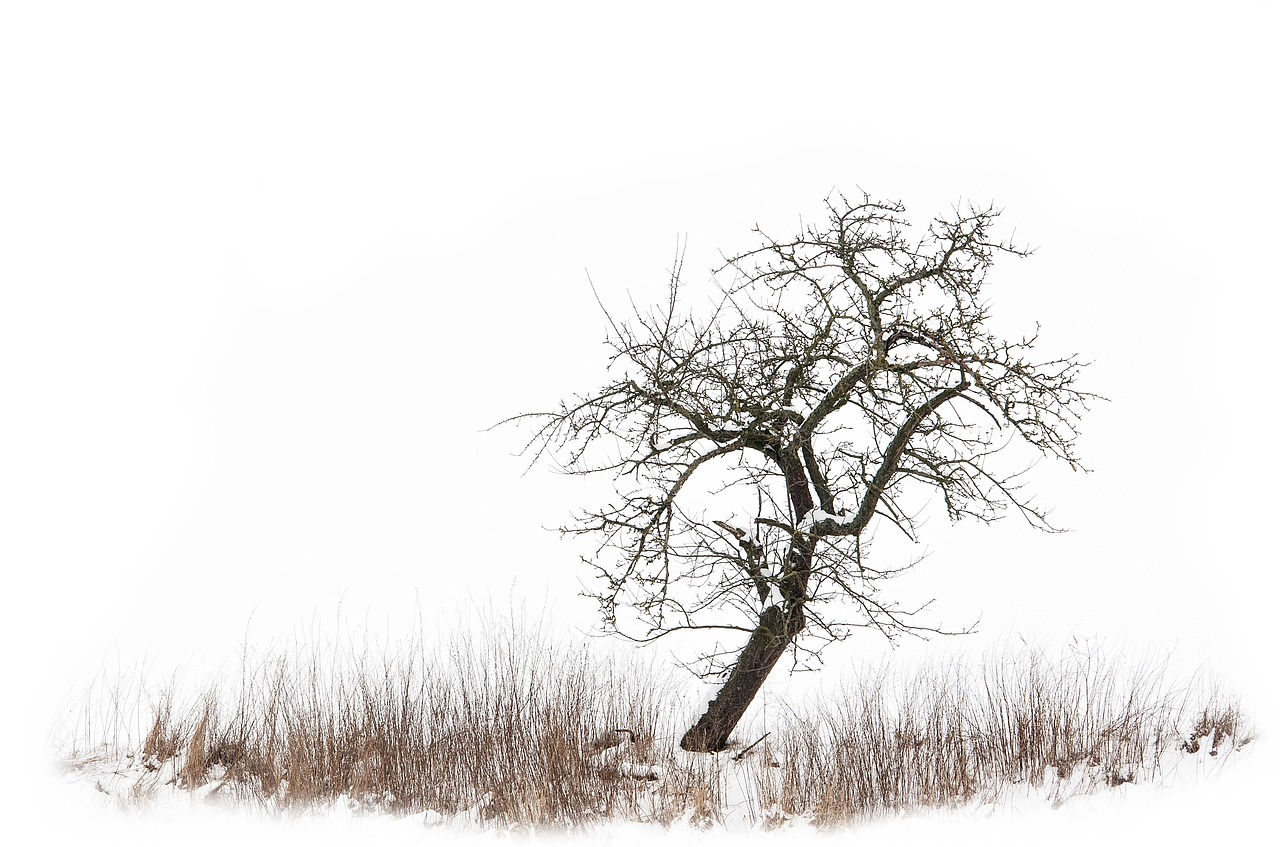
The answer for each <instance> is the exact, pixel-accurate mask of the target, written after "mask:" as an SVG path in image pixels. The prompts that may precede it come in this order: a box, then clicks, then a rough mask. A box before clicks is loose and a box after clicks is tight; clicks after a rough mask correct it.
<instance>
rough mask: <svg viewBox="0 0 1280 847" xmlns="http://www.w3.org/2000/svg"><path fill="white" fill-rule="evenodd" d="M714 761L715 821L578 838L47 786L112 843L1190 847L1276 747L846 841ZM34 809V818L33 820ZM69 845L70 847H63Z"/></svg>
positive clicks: (131, 785) (84, 829) (621, 761)
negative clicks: (1138, 845)
mask: <svg viewBox="0 0 1280 847" xmlns="http://www.w3.org/2000/svg"><path fill="white" fill-rule="evenodd" d="M682 755H685V756H688V758H689V759H690V761H691V762H692V761H693V760H694V759H697V760H700V762H701V763H702V764H704V765H705V763H706V762H707V761H708V760H709V759H710V760H714V762H715V764H714V767H715V768H716V769H717V770H718V771H719V773H720V776H721V779H722V780H723V782H722V784H723V785H724V786H725V787H726V793H725V800H724V803H723V805H722V807H721V808H720V809H719V810H718V811H717V812H716V813H715V814H714V815H713V817H712V818H711V819H707V818H704V817H699V816H698V815H696V814H692V813H690V814H685V815H683V816H681V817H680V818H678V819H677V820H675V821H673V822H671V823H670V824H669V825H661V824H657V823H642V822H635V821H616V822H607V823H602V824H597V825H592V826H590V827H587V828H584V829H583V830H581V831H579V832H577V833H554V832H550V833H549V832H538V831H534V830H529V829H516V828H495V827H492V826H489V825H486V824H485V823H484V822H483V821H482V817H483V816H482V806H483V801H482V803H481V804H480V805H479V806H478V807H476V808H472V809H468V810H464V811H462V812H460V813H457V814H454V815H451V816H444V815H441V814H440V813H438V812H435V811H433V810H421V811H417V812H414V813H412V814H407V815H391V814H387V813H385V812H381V811H377V810H376V809H374V810H372V811H371V810H370V809H369V807H368V806H367V805H366V804H364V803H362V802H361V801H359V800H357V799H356V798H351V797H346V796H343V797H340V798H339V799H338V800H336V801H334V802H332V803H330V804H328V805H327V806H324V807H320V808H315V809H311V810H309V811H306V812H289V813H284V814H280V813H276V812H274V811H272V810H271V809H269V808H267V807H264V806H263V805H262V803H261V802H260V801H259V802H253V801H249V800H246V799H245V798H244V797H243V796H239V797H238V796H237V795H236V793H235V787H234V786H233V785H231V784H229V783H227V782H225V781H223V780H222V779H221V777H222V773H221V772H219V771H218V770H213V771H211V772H210V773H209V775H208V777H209V780H208V782H206V783H205V784H204V785H202V786H200V787H198V788H196V789H193V790H187V789H185V788H181V787H179V785H180V783H181V779H180V777H179V773H180V770H181V761H180V759H171V760H169V761H168V762H166V763H157V762H145V761H142V760H140V758H139V757H135V756H126V757H123V758H119V759H107V758H97V759H90V760H86V761H82V762H80V763H75V764H71V763H68V764H67V765H66V767H65V770H63V771H62V772H61V773H60V774H58V775H57V777H56V778H55V779H51V780H47V781H42V786H41V791H40V794H41V795H42V796H43V797H44V798H45V799H46V800H47V801H49V802H51V803H52V804H54V805H55V806H56V807H57V808H58V810H59V812H58V814H57V815H56V817H52V818H50V819H48V820H46V821H44V822H43V824H42V825H43V826H45V827H48V828H49V830H50V834H51V835H55V834H56V835H58V836H59V837H63V838H67V837H70V836H72V835H78V836H80V837H83V838H85V839H87V840H89V841H93V842H100V841H106V842H108V843H113V842H114V841H115V840H116V839H120V840H128V841H129V842H130V843H136V844H148V843H161V842H162V841H171V840H172V839H177V840H179V841H180V842H181V843H191V842H195V843H205V842H206V840H207V841H208V842H209V843H214V842H217V843H227V841H229V840H230V841H237V842H247V843H268V842H270V843H273V844H294V843H298V844H303V843H305V844H316V843H377V844H429V843H438V842H442V841H443V842H457V843H471V842H488V841H493V840H506V839H509V838H511V837H516V838H518V839H527V840H531V841H552V842H554V841H560V840H574V839H579V838H589V839H591V840H592V841H602V842H604V843H611V844H642V843H648V842H651V841H652V840H653V839H655V838H657V839H660V840H674V841H676V842H684V841H695V842H697V843H707V844H716V843H730V842H734V841H737V840H738V839H739V838H741V837H742V836H743V835H750V836H751V837H752V839H753V840H755V839H764V840H773V839H783V840H784V841H785V842H786V843H796V842H809V841H827V840H829V839H830V837H832V836H838V835H841V834H846V835H852V836H855V837H857V838H858V839H861V840H863V841H864V842H866V843H873V844H894V845H903V844H932V843H937V842H938V840H939V839H941V838H945V839H946V840H947V842H948V843H952V844H971V843H972V844H991V843H997V844H1003V843H1014V842H1015V841H1017V842H1020V843H1035V844H1068V843H1071V844H1080V843H1093V844H1110V843H1121V842H1122V840H1123V839H1125V838H1128V837H1130V836H1132V837H1135V838H1141V839H1142V840H1143V843H1152V839H1160V840H1162V841H1163V843H1167V844H1190V843H1198V842H1199V841H1201V840H1208V839H1213V840H1219V839H1223V838H1230V837H1232V836H1246V835H1247V836H1259V837H1260V836H1261V835H1265V832H1263V831H1261V830H1259V829H1258V827H1260V826H1261V823H1262V821H1263V820H1264V814H1263V813H1262V812H1263V810H1264V809H1265V808H1266V805H1265V802H1264V798H1262V797H1260V796H1259V795H1260V794H1261V793H1262V791H1261V788H1262V784H1263V783H1261V782H1259V781H1258V776H1259V770H1260V768H1261V761H1262V759H1265V758H1266V744H1265V741H1261V742H1260V741H1253V742H1250V743H1248V744H1246V745H1244V746H1242V747H1240V748H1234V747H1233V746H1232V745H1231V744H1230V743H1229V742H1228V743H1225V744H1220V745H1219V748H1218V749H1217V751H1214V750H1213V749H1212V744H1211V739H1207V738H1206V739H1205V740H1204V742H1203V743H1201V744H1200V745H1199V749H1198V750H1196V751H1195V752H1187V751H1186V750H1185V749H1183V748H1182V747H1181V746H1180V745H1170V747H1169V748H1168V749H1167V750H1166V751H1165V752H1164V754H1163V756H1162V757H1161V760H1160V767H1159V768H1158V769H1157V772H1156V774H1155V775H1154V777H1152V775H1151V774H1150V773H1146V774H1139V775H1138V776H1137V778H1136V780H1135V782H1132V783H1121V784H1108V783H1109V780H1108V778H1107V775H1106V774H1105V773H1103V772H1101V771H1100V770H1099V769H1096V768H1089V767H1087V766H1080V767H1077V768H1075V769H1074V770H1073V771H1072V772H1071V773H1069V774H1065V775H1060V774H1059V773H1057V772H1055V771H1054V770H1052V769H1047V770H1046V772H1045V774H1044V777H1043V780H1042V781H1041V782H1040V783H1039V784H1036V785H1032V784H1029V783H1028V784H1022V785H1008V786H1004V787H1003V788H1001V789H1000V790H999V791H997V792H991V793H987V794H985V795H982V796H978V797H976V798H974V799H972V800H971V801H969V802H967V803H965V804H963V805H960V806H957V807H952V808H945V809H942V808H925V809H918V810H913V811H910V812H906V813H902V814H899V815H893V816H885V817H882V818H879V819H876V820H873V821H869V822H864V823H860V824H856V825H854V826H853V827H852V828H850V829H845V830H839V829H837V830H826V831H822V830H819V829H817V828H815V827H814V825H813V823H812V821H811V820H809V819H807V818H805V817H796V818H791V819H787V818H785V817H783V816H781V815H779V814H777V813H776V812H774V813H772V814H770V813H769V812H768V810H766V815H767V817H768V820H767V821H766V820H761V819H760V815H759V814H758V813H757V812H756V811H755V810H754V809H753V808H752V807H753V805H758V804H756V803H753V801H754V800H755V798H753V796H752V794H753V792H754V789H753V788H752V786H753V785H755V784H756V783H757V777H758V772H759V770H758V769H759V768H760V767H761V766H762V765H766V764H767V763H762V762H760V761H758V760H755V757H753V756H752V755H748V756H746V757H744V758H743V759H741V760H738V759H736V758H734V756H732V755H731V754H728V753H726V754H721V755H719V756H717V757H706V756H702V757H695V756H691V755H688V754H682ZM599 758H600V760H601V763H602V766H612V767H614V768H615V769H616V770H620V771H621V772H622V773H623V774H624V775H629V776H631V777H634V778H637V779H638V780H639V781H640V782H642V783H643V784H644V785H647V786H652V790H653V791H655V792H656V791H657V790H658V789H659V787H660V786H661V782H662V780H663V779H665V778H666V776H667V775H666V774H664V773H663V772H662V770H661V769H659V768H652V767H643V766H639V765H636V764H633V763H630V762H629V761H628V759H627V757H626V755H625V745H620V746H619V747H616V748H611V749H609V750H605V751H603V752H602V753H601V754H600V756H599ZM28 811H29V810H28ZM62 843H66V842H65V841H64V842H62Z"/></svg>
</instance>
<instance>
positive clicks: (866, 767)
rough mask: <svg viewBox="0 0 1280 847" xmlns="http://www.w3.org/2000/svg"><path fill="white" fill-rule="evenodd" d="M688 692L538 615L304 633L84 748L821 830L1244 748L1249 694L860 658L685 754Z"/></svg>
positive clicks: (205, 776) (506, 811)
mask: <svg viewBox="0 0 1280 847" xmlns="http://www.w3.org/2000/svg"><path fill="white" fill-rule="evenodd" d="M682 685H683V681H682V680H678V679H676V678H673V677H671V676H667V675H665V674H663V673H660V672H658V671H657V670H655V669H654V668H653V667H652V666H649V667H645V666H641V665H638V664H634V663H620V662H619V661H618V660H617V659H616V658H608V659H605V658H601V657H599V656H597V655H596V654H594V653H592V652H591V651H590V650H589V649H588V648H587V647H586V646H584V645H580V644H570V643H568V642H565V641H562V640H557V639H555V638H553V637H551V635H550V634H549V632H548V631H547V630H546V629H545V628H537V627H534V628H532V629H530V628H516V627H511V626H507V627H505V628H503V627H491V628H490V629H489V630H488V632H487V634H486V635H485V636H484V637H482V638H474V637H470V636H466V635H461V636H456V637H453V638H452V639H451V640H450V641H449V643H447V644H446V645H444V646H442V647H441V648H440V649H438V650H428V649H426V648H425V647H424V646H423V645H422V644H420V643H419V644H414V645H413V646H412V648H411V649H402V650H400V651H398V652H388V651H381V650H375V649H372V648H370V647H368V646H367V645H365V646H361V647H359V648H356V647H354V646H350V645H349V646H348V648H347V649H344V650H337V651H334V650H329V651H321V650H305V649H300V648H294V649H292V650H283V651H278V652H276V653H275V654H273V655H271V656H268V657H267V658H264V659H261V660H258V661H256V662H255V661H250V660H246V662H245V665H244V667H243V668H242V669H241V671H240V673H239V676H238V678H236V679H234V680H223V681H222V682H221V683H219V684H217V685H214V686H212V687H210V688H209V689H208V690H207V691H205V692H203V693H202V694H201V695H200V696H197V697H194V698H191V699H190V700H189V702H186V703H185V705H183V704H180V703H178V702H177V700H178V699H179V698H177V697H176V696H175V694H174V688H172V687H170V688H168V689H167V690H165V691H164V692H162V693H161V695H160V696H158V697H156V698H154V699H153V700H151V701H148V702H146V703H143V704H141V705H138V704H135V705H134V706H133V708H132V711H129V710H122V708H121V702H120V696H119V695H118V694H117V695H113V697H112V698H111V703H110V704H109V708H106V709H104V707H103V706H102V704H101V703H99V704H98V705H96V706H91V707H90V708H89V710H88V711H87V712H86V714H87V715H89V717H88V718H86V719H85V720H84V721H83V722H82V723H81V725H80V727H79V732H80V736H79V739H78V744H77V745H76V749H75V750H73V751H72V756H73V757H79V758H81V759H83V758H85V757H86V756H87V753H86V752H85V751H86V750H89V749H92V750H94V751H95V755H99V756H127V757H128V758H129V759H131V760H132V761H134V762H135V763H138V764H141V765H142V767H143V769H145V771H146V772H147V773H150V774H153V775H154V778H153V779H152V782H151V787H157V786H158V785H160V784H163V783H171V784H173V785H176V786H177V787H179V788H184V789H191V790H201V791H206V792H218V796H221V797H224V798H225V797H234V798H235V799H236V800H237V801H238V802H240V803H247V804H253V805H257V806H260V807H261V808H263V809H266V810H269V811H271V812H290V811H299V810H305V809H308V808H311V807H315V806H323V805H326V804H331V803H333V802H335V801H342V802H346V803H348V804H349V805H350V806H351V807H352V808H354V809H357V810H379V811H389V812H393V813H406V814H407V813H421V812H424V811H427V810H430V811H431V812H434V813H437V814H438V815H440V816H443V817H446V818H447V817H452V816H460V819H474V820H477V821H480V822H489V823H492V824H495V825H521V826H537V827H548V828H563V827H574V826H578V825H583V824H589V823H591V822H594V821H598V820H603V819H611V818H622V819H629V820H651V821H658V822H661V823H664V824H666V823H671V822H672V821H674V820H677V819H683V820H686V821H689V822H691V823H694V824H705V825H714V824H715V823H716V822H717V821H723V820H724V818H725V816H726V815H728V814H730V813H731V812H732V813H735V814H738V815H739V816H743V815H745V817H746V818H747V820H748V822H749V823H761V824H763V825H770V824H780V823H784V822H785V821H787V820H790V819H793V818H795V817H806V818H810V819H812V820H813V821H814V822H815V823H816V824H818V825H820V826H822V825H836V824H843V823H847V822H850V821H855V820H859V819H864V818H868V817H872V816H876V815H880V814H885V813H894V812H899V811H902V810H906V809H910V808H914V807H919V806H927V805H949V804H958V803H967V802H969V801H970V800H972V799H974V798H981V797H986V796H994V795H995V794H996V793H997V792H999V791H1000V790H1002V789H1004V788H1007V787H1008V786H1009V785H1010V784H1016V783H1030V784H1033V785H1035V784H1039V783H1040V782H1041V781H1043V780H1045V779H1047V778H1053V777H1054V776H1056V777H1057V778H1058V779H1062V780H1065V779H1068V778H1070V777H1071V776H1072V775H1073V774H1076V775H1078V774H1080V773H1086V772H1087V773H1088V774H1089V775H1090V780H1091V782H1090V784H1091V785H1096V786H1097V787H1098V788H1099V789H1102V788H1104V787H1105V786H1106V785H1111V786H1114V785H1118V784H1123V783H1124V782H1129V781H1139V780H1143V779H1149V778H1152V777H1154V776H1156V769H1158V767H1159V766H1160V754H1161V753H1162V752H1163V751H1167V750H1169V749H1178V750H1181V751H1183V752H1184V753H1194V752H1197V751H1199V750H1200V745H1202V744H1208V745H1210V746H1211V747H1212V748H1213V753H1214V754H1216V752H1217V750H1218V748H1219V746H1220V745H1223V744H1224V743H1226V739H1228V738H1230V739H1232V740H1233V741H1234V743H1235V744H1236V745H1237V746H1238V745H1239V744H1240V743H1243V742H1244V741H1247V740H1248V728H1247V726H1246V725H1245V721H1244V719H1243V718H1242V716H1241V714H1240V712H1239V710H1238V708H1237V707H1236V706H1235V705H1234V703H1231V702H1229V701H1226V700H1224V699H1223V698H1221V697H1219V696H1218V695H1216V694H1215V693H1214V692H1213V691H1212V689H1210V688H1209V687H1208V686H1205V685H1202V684H1197V685H1188V684H1185V683H1184V684H1181V685H1173V684H1170V683H1169V682H1168V681H1167V680H1166V678H1165V673H1164V670H1163V666H1162V665H1160V664H1157V663H1151V662H1147V663H1139V664H1138V665H1137V667H1136V669H1131V668H1127V667H1125V666H1123V665H1121V664H1119V663H1117V662H1114V661H1108V660H1105V657H1103V656H1102V655H1101V651H1100V650H1096V649H1095V650H1092V651H1085V652H1078V651H1077V652H1072V651H1067V652H1064V653H1063V654H1062V655H1060V656H1056V657H1054V658H1053V659H1052V660H1051V659H1050V658H1049V656H1048V654H1046V653H1045V652H1043V651H1038V650H1033V649H1030V648H1023V649H1020V650H1019V651H1016V652H1008V653H1006V654H1003V655H1000V656H995V655H993V656H991V657H988V658H987V659H986V660H985V661H983V662H981V663H980V664H978V665H977V666H975V667H971V666H967V665H964V664H961V663H958V662H953V663H950V664H946V665H941V666H935V667H932V668H928V669H925V670H922V671H920V672H918V673H914V674H910V675H906V676H901V675H895V674H893V673H891V672H890V670H889V668H888V667H887V666H886V667H882V668H880V669H873V670H864V671H863V672H860V673H858V674H856V675H854V676H852V677H851V678H850V679H849V680H848V681H847V682H846V684H845V685H844V687H843V688H842V689H840V691H839V693H838V694H836V695H830V696H826V697H821V698H813V699H812V700H811V701H810V702H809V703H808V704H807V705H805V706H804V707H802V708H795V709H791V710H787V711H786V713H785V714H784V716H783V717H782V718H781V719H776V718H775V719H774V720H773V722H772V724H771V725H769V726H767V727H762V726H760V725H759V721H758V720H757V723H756V724H753V725H752V726H750V727H749V728H744V729H743V738H744V742H747V743H749V742H752V741H755V740H757V739H758V738H759V737H760V735H761V734H762V733H761V730H762V729H763V730H767V731H768V736H767V738H765V739H764V741H763V743H760V744H756V745H755V746H753V747H751V749H750V750H749V752H748V751H746V750H745V748H746V746H747V743H744V744H743V745H741V746H739V747H738V748H737V752H738V753H739V754H741V753H743V752H748V755H746V756H742V755H738V756H737V758H736V759H735V758H734V750H732V749H731V750H730V751H727V752H726V753H725V754H721V755H720V757H718V758H717V757H712V756H692V755H690V754H684V753H682V752H681V751H679V750H677V749H676V748H675V741H676V739H678V738H679V737H680V734H681V732H682V731H683V730H684V729H685V726H686V723H687V722H688V721H690V720H691V719H692V718H693V717H696V716H695V715H689V714H684V713H682V710H681V709H680V708H677V707H676V706H675V705H674V704H675V703H676V701H677V696H676V695H677V688H678V687H680V686H682ZM94 709H97V712H96V713H95V714H97V715H99V717H97V718H95V717H93V715H90V714H89V713H91V712H93V711H94ZM104 711H106V712H108V713H110V717H109V719H106V720H103V719H101V717H100V715H101V713H102V712H104ZM619 729H625V730H627V731H626V732H624V733H618V732H617V731H616V730H619ZM726 760H728V761H726ZM143 782H145V781H140V782H139V783H138V784H137V785H135V786H134V789H133V791H134V793H135V794H140V793H145V791H143V790H142V786H143ZM744 783H745V784H746V787H745V790H744V788H743V784H744ZM744 796H745V803H744V802H740V801H741V800H742V799H743V797H744ZM735 804H736V805H735Z"/></svg>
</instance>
